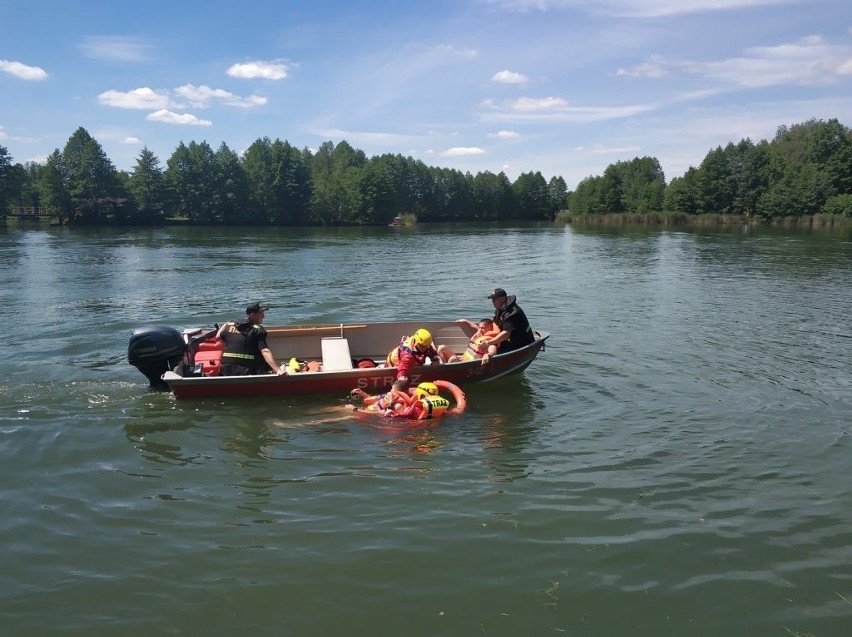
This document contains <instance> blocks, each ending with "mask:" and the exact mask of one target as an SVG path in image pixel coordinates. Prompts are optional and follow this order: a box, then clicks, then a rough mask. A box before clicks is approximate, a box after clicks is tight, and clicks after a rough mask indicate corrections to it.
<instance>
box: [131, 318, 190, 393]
mask: <svg viewBox="0 0 852 637" xmlns="http://www.w3.org/2000/svg"><path fill="white" fill-rule="evenodd" d="M186 349H187V345H186V342H185V341H184V339H183V336H181V333H180V332H178V331H177V330H176V329H174V328H173V327H165V326H161V325H150V326H145V327H140V328H138V329H136V330H133V334H132V335H131V336H130V342H129V343H128V344H127V361H128V362H129V363H130V364H131V365H133V366H134V367H135V368H136V369H138V370H139V371H140V372H142V373H143V374H145V376H146V377H147V378H148V381H149V382H150V383H151V389H159V390H167V389H168V388H169V386H168V385H166V383H164V382H163V380H162V379H161V378H160V377H161V376H162V375H163V374H164V373H165V372H167V371H168V370H170V369H174V368H175V367H176V366H177V365H178V364H179V363H180V362H181V359H182V358H183V355H184V352H186Z"/></svg>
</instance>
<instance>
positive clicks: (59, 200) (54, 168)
mask: <svg viewBox="0 0 852 637" xmlns="http://www.w3.org/2000/svg"><path fill="white" fill-rule="evenodd" d="M69 182H70V178H69V176H68V171H67V169H66V167H65V162H64V161H63V159H62V153H60V152H59V149H58V148H57V149H56V150H54V151H53V152H52V153H51V154H50V155H49V156H48V158H47V162H46V163H45V165H44V170H41V171H40V172H39V181H38V189H39V192H40V193H41V202H42V205H44V206H45V207H48V208H53V209H54V210H56V216H57V217H58V219H59V223H61V224H66V223H68V222H69V221H70V220H71V218H72V216H73V214H74V209H73V204H72V201H71V193H70V191H69V187H68V184H69Z"/></svg>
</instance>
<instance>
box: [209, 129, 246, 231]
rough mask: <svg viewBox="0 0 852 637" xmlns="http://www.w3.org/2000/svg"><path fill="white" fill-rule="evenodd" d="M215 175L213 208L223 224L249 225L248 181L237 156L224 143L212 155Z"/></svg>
mask: <svg viewBox="0 0 852 637" xmlns="http://www.w3.org/2000/svg"><path fill="white" fill-rule="evenodd" d="M213 165H214V170H215V175H216V180H215V183H214V186H215V190H214V193H213V198H214V199H213V206H214V208H215V209H216V213H217V214H216V216H217V218H218V219H220V220H221V221H222V222H223V223H227V224H237V223H249V222H250V221H251V216H250V215H247V212H248V208H249V190H250V188H249V181H248V177H247V175H246V172H245V169H244V168H243V165H242V162H241V161H240V158H239V156H238V155H237V154H236V153H235V152H234V151H232V150H231V149H230V148H229V147H228V145H227V144H226V143H225V142H222V144H221V145H220V146H219V148H218V150H217V151H216V153H215V154H214V155H213Z"/></svg>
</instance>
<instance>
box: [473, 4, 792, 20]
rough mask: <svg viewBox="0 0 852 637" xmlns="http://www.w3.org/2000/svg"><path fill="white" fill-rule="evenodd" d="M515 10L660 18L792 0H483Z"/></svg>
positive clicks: (760, 5) (763, 5) (731, 9)
mask: <svg viewBox="0 0 852 637" xmlns="http://www.w3.org/2000/svg"><path fill="white" fill-rule="evenodd" d="M486 1H488V2H491V3H492V4H497V5H500V6H503V7H506V8H509V9H512V10H516V11H534V10H537V11H551V10H554V11H555V10H559V9H576V10H579V11H583V12H586V13H594V14H603V15H610V16H616V17H622V18H661V17H667V16H674V15H682V14H686V13H704V12H709V11H733V10H737V9H746V8H749V7H765V6H772V5H779V4H791V3H792V2H794V1H795V0H598V2H594V3H590V2H587V1H586V0H486Z"/></svg>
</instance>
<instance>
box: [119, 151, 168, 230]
mask: <svg viewBox="0 0 852 637" xmlns="http://www.w3.org/2000/svg"><path fill="white" fill-rule="evenodd" d="M127 187H128V190H129V191H130V194H131V195H132V197H133V201H134V204H135V205H134V217H133V220H134V221H137V222H140V223H154V222H156V221H161V220H162V219H163V217H164V216H165V208H166V203H167V201H168V194H167V190H166V182H165V178H164V177H163V170H162V168H160V160H159V159H158V158H157V156H156V155H155V154H154V153H153V152H152V151H151V150H150V149H149V148H148V147H147V146H145V147H144V148H143V149H142V151H141V152H140V153H139V157H137V158H136V166H135V167H134V168H133V172H132V173H131V174H130V179H129V180H128V184H127Z"/></svg>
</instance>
